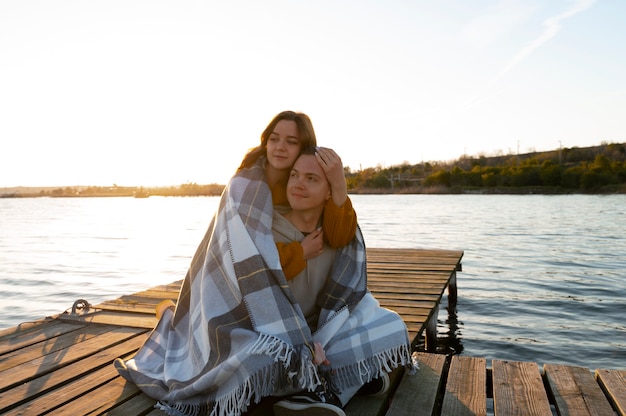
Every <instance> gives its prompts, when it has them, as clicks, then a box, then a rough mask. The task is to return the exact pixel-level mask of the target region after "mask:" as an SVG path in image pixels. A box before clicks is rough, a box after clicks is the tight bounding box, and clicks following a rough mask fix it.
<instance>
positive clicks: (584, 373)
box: [543, 364, 613, 416]
mask: <svg viewBox="0 0 626 416" xmlns="http://www.w3.org/2000/svg"><path fill="white" fill-rule="evenodd" d="M543 369H544V378H545V379H546V381H547V384H548V389H549V392H550V394H551V395H552V397H553V398H554V403H555V406H556V408H557V410H558V414H559V415H560V416H579V415H580V416H586V415H594V416H604V415H610V414H611V413H612V412H613V409H612V408H611V405H610V404H609V402H608V400H607V399H606V397H605V396H604V393H603V392H602V389H601V388H600V386H599V385H598V383H596V381H595V380H594V378H593V374H592V373H591V371H589V369H588V368H584V367H576V366H567V365H558V364H544V366H543Z"/></svg>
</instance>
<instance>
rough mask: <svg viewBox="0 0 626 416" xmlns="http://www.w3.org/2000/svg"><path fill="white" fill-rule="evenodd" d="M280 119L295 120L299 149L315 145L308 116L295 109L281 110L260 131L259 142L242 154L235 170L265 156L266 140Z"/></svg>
mask: <svg viewBox="0 0 626 416" xmlns="http://www.w3.org/2000/svg"><path fill="white" fill-rule="evenodd" d="M281 120H289V121H295V123H296V126H297V127H298V139H299V141H300V150H302V149H304V148H307V147H315V146H317V139H316V138H315V130H314V129H313V123H312V122H311V119H310V118H309V116H307V115H306V114H304V113H297V112H295V111H283V112H281V113H278V114H277V115H276V116H275V117H274V118H273V119H272V121H270V124H268V125H267V127H266V128H265V130H263V133H261V144H260V145H258V146H257V147H255V148H252V149H250V150H249V151H248V153H247V154H246V155H245V156H244V158H243V160H242V161H241V165H240V166H239V168H238V169H237V170H241V169H244V168H248V167H250V166H252V165H254V163H255V162H256V161H257V159H258V158H259V157H261V156H267V141H268V139H269V137H270V134H272V132H273V131H274V128H275V127H276V124H278V122H279V121H281Z"/></svg>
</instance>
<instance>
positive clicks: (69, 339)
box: [0, 324, 112, 371]
mask: <svg viewBox="0 0 626 416" xmlns="http://www.w3.org/2000/svg"><path fill="white" fill-rule="evenodd" d="M65 325H66V326H70V325H69V324H65ZM55 327H58V325H55ZM73 327H74V330H73V331H71V332H65V333H63V334H62V335H58V336H53V335H51V334H54V335H56V334H57V331H54V332H52V333H51V332H50V331H44V333H47V334H48V335H50V337H49V338H48V339H46V340H40V341H39V342H37V343H36V344H31V345H28V346H25V347H23V348H21V349H19V350H16V351H11V352H9V353H6V354H3V355H2V359H1V360H0V371H4V370H7V369H9V368H12V367H15V366H17V365H20V364H23V363H26V362H31V361H33V360H36V359H37V358H39V357H42V356H44V355H48V354H53V353H57V352H60V351H62V350H64V349H66V348H69V347H71V346H73V345H74V344H76V343H77V342H84V341H87V340H89V339H91V338H94V337H96V336H98V335H102V334H104V333H106V332H108V331H110V330H111V329H112V327H109V326H88V327H84V326H83V325H73ZM77 329H82V331H80V332H77ZM41 335H42V334H38V336H36V337H34V338H36V339H40V338H41Z"/></svg>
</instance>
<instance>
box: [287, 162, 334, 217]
mask: <svg viewBox="0 0 626 416" xmlns="http://www.w3.org/2000/svg"><path fill="white" fill-rule="evenodd" d="M330 197H331V194H330V185H329V183H328V179H327V178H326V174H325V173H324V170H323V169H322V167H321V166H320V164H319V162H318V161H317V158H316V157H315V155H306V154H305V155H301V156H300V157H299V158H298V160H296V163H295V164H294V165H293V168H292V169H291V173H290V174H289V181H288V182H287V200H288V201H289V205H290V206H291V208H292V209H293V210H308V209H315V208H321V207H323V206H324V204H326V201H327V200H328V199H329V198H330Z"/></svg>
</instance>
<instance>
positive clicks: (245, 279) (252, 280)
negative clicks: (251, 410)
mask: <svg viewBox="0 0 626 416" xmlns="http://www.w3.org/2000/svg"><path fill="white" fill-rule="evenodd" d="M264 163H265V159H260V160H259V161H258V162H257V164H256V165H255V166H253V167H252V168H249V169H244V170H242V171H240V172H238V173H237V174H236V175H235V176H234V177H233V178H232V180H231V181H230V182H229V184H228V185H227V187H226V188H225V190H224V193H223V194H222V198H221V201H220V204H219V208H218V210H217V212H216V213H215V216H214V217H213V219H212V221H211V223H210V225H209V228H208V230H207V232H206V235H205V236H204V238H203V240H202V242H201V243H200V246H199V247H198V249H197V251H196V253H195V255H194V257H193V259H192V262H191V265H190V268H189V270H188V272H187V275H186V276H185V280H184V282H183V286H182V288H181V293H180V295H179V299H178V303H177V306H176V310H175V311H173V310H171V309H169V310H166V312H165V314H164V315H163V316H162V318H161V319H160V321H159V323H158V324H157V326H156V327H155V329H154V330H153V331H152V333H151V334H150V336H149V338H148V340H147V341H146V343H145V344H144V345H143V346H142V348H141V349H140V350H139V351H138V352H137V354H136V355H135V357H134V358H132V359H130V360H128V361H126V362H124V361H122V360H120V359H118V360H116V362H115V366H116V368H117V369H118V371H119V372H120V374H121V375H122V376H123V377H124V378H126V379H127V380H129V381H132V382H133V383H135V384H136V385H137V386H138V387H139V388H140V389H141V390H143V391H144V392H145V393H146V394H147V395H148V396H150V397H152V398H155V399H157V400H158V401H159V404H158V406H160V407H161V408H162V409H163V410H165V411H167V412H168V414H170V415H196V414H209V413H210V414H211V415H238V414H241V413H242V412H245V411H246V409H247V408H248V406H249V405H250V404H251V402H252V401H254V402H258V401H260V400H261V398H262V397H265V396H269V395H272V394H274V393H276V392H277V391H281V390H284V389H289V388H299V389H313V388H314V387H315V386H316V385H318V384H319V383H320V373H319V369H318V367H316V366H315V365H314V364H313V363H312V358H313V357H312V356H313V353H312V351H313V344H314V342H320V343H321V344H322V345H323V346H324V349H325V351H326V356H327V358H328V359H329V360H330V362H331V363H332V373H331V374H332V377H333V380H332V381H333V382H334V383H335V384H336V385H337V386H338V387H339V388H340V389H341V388H342V387H345V386H351V385H355V384H357V383H364V382H366V381H369V380H371V379H372V378H375V377H377V376H378V375H379V374H381V373H382V372H384V371H390V370H391V369H393V368H394V367H396V366H399V365H410V363H411V357H410V344H409V341H408V335H407V331H406V327H405V325H404V322H403V321H402V320H401V319H400V317H399V316H398V315H397V314H395V313H394V312H392V311H389V310H387V309H383V308H381V307H380V306H379V305H378V302H377V301H376V300H375V299H374V298H373V297H372V295H371V294H370V293H369V292H368V290H367V278H366V263H365V245H364V242H363V237H362V234H361V232H360V230H357V235H356V237H355V238H354V239H353V241H352V242H351V243H350V244H349V245H348V246H346V247H344V248H343V249H341V250H340V251H339V252H338V253H337V256H336V261H335V262H334V265H333V269H332V274H331V276H330V278H329V279H328V283H327V286H326V290H325V294H324V296H323V298H321V299H319V300H318V304H320V305H321V312H320V318H319V325H318V330H317V331H316V332H315V333H313V334H312V333H311V331H310V329H309V327H308V325H307V322H306V320H305V318H304V316H303V314H302V311H301V310H300V307H299V306H298V305H297V303H296V302H295V301H294V299H293V296H292V295H291V293H290V291H289V286H288V284H287V281H286V279H285V276H284V274H283V272H282V269H281V265H280V259H279V255H278V251H277V249H276V245H275V242H274V240H273V237H272V229H271V227H272V210H273V207H272V196H271V192H270V189H269V187H268V185H267V183H266V180H265V173H264V169H263V166H264Z"/></svg>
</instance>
